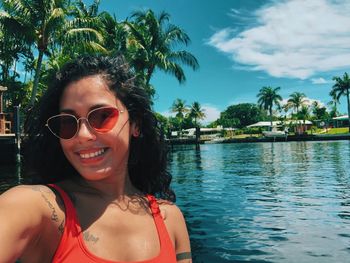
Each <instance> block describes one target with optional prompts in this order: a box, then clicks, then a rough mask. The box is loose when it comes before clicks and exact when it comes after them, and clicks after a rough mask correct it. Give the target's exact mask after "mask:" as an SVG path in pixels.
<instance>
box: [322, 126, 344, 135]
mask: <svg viewBox="0 0 350 263" xmlns="http://www.w3.org/2000/svg"><path fill="white" fill-rule="evenodd" d="M342 133H349V128H348V127H343V128H332V129H329V130H328V132H325V134H342Z"/></svg>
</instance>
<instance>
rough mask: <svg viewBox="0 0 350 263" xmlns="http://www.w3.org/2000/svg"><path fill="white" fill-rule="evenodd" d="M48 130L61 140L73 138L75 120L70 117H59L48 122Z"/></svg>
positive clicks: (76, 126) (76, 125) (75, 127)
mask: <svg viewBox="0 0 350 263" xmlns="http://www.w3.org/2000/svg"><path fill="white" fill-rule="evenodd" d="M47 124H48V126H49V128H50V130H51V131H52V132H53V133H54V134H55V135H56V136H57V137H60V138H62V139H70V138H73V137H74V135H75V134H76V132H77V129H78V123H77V120H76V119H75V118H74V117H73V116H70V115H59V116H55V117H53V118H51V119H49V120H48V122H47Z"/></svg>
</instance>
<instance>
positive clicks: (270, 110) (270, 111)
mask: <svg viewBox="0 0 350 263" xmlns="http://www.w3.org/2000/svg"><path fill="white" fill-rule="evenodd" d="M269 113H270V122H271V131H272V129H273V127H272V126H273V123H272V119H273V118H272V107H270V109H269Z"/></svg>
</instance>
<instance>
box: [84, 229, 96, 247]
mask: <svg viewBox="0 0 350 263" xmlns="http://www.w3.org/2000/svg"><path fill="white" fill-rule="evenodd" d="M83 236H84V240H85V241H86V242H93V243H94V244H96V243H97V241H98V240H99V238H98V237H95V236H94V235H92V234H90V232H89V231H85V232H84V233H83Z"/></svg>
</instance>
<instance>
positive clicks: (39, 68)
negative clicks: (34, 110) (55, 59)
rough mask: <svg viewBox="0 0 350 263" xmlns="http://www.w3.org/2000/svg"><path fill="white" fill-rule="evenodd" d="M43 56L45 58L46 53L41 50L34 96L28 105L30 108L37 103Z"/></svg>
mask: <svg viewBox="0 0 350 263" xmlns="http://www.w3.org/2000/svg"><path fill="white" fill-rule="evenodd" d="M43 56H44V51H43V50H40V49H39V56H38V64H37V66H36V69H35V76H34V84H33V90H32V94H31V96H30V101H29V105H28V106H29V107H32V106H34V103H35V98H36V94H37V92H38V85H39V80H40V73H41V64H42V61H43Z"/></svg>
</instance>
